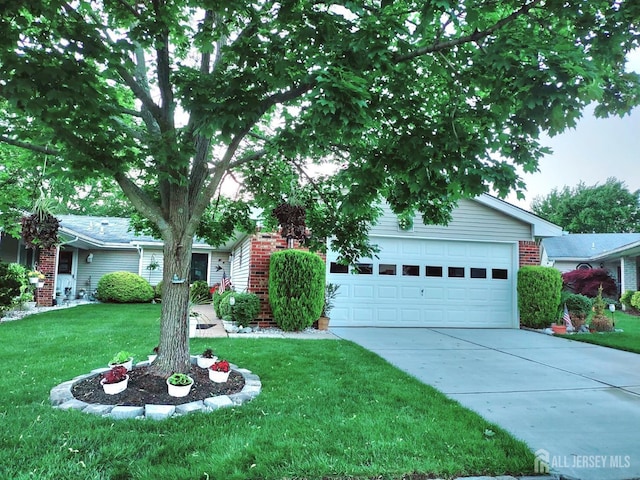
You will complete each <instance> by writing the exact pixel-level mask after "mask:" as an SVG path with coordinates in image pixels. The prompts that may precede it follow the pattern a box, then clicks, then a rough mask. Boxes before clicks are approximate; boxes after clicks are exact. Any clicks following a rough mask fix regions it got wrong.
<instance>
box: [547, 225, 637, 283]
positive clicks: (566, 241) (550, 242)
mask: <svg viewBox="0 0 640 480" xmlns="http://www.w3.org/2000/svg"><path fill="white" fill-rule="evenodd" d="M639 256H640V233H572V234H568V235H562V236H560V237H554V238H546V239H544V240H543V241H542V248H541V264H542V265H546V266H553V267H555V268H557V269H558V270H560V271H561V272H569V271H571V270H575V269H579V268H585V269H586V268H605V269H607V270H608V271H609V273H611V276H612V277H613V278H614V279H615V280H616V282H617V284H618V290H619V292H620V293H621V292H624V291H626V290H638V284H639V280H640V270H639V267H640V262H639V261H638V257H639Z"/></svg>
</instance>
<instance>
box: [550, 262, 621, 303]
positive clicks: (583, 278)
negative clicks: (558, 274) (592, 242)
mask: <svg viewBox="0 0 640 480" xmlns="http://www.w3.org/2000/svg"><path fill="white" fill-rule="evenodd" d="M562 282H563V284H564V288H565V289H567V290H569V291H570V292H573V293H580V294H582V295H586V296H587V297H590V298H595V297H596V296H597V295H598V288H599V287H600V285H602V295H604V296H605V297H617V296H618V287H617V286H616V281H615V280H614V279H613V277H612V276H611V274H610V273H609V271H608V270H606V269H604V268H592V269H589V270H572V271H570V272H566V273H563V274H562Z"/></svg>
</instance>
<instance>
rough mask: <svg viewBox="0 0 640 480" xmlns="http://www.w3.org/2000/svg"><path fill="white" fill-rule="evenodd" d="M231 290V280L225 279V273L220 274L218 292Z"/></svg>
mask: <svg viewBox="0 0 640 480" xmlns="http://www.w3.org/2000/svg"><path fill="white" fill-rule="evenodd" d="M228 288H231V279H230V278H229V277H227V272H224V271H223V272H222V281H221V282H220V288H219V289H218V291H219V292H220V293H224V291H225V290H227V289H228Z"/></svg>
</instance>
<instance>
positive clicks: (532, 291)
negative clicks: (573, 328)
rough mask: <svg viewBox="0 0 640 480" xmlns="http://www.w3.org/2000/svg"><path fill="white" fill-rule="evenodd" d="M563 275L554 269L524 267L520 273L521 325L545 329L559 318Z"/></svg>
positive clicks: (519, 303)
mask: <svg viewBox="0 0 640 480" xmlns="http://www.w3.org/2000/svg"><path fill="white" fill-rule="evenodd" d="M561 290H562V275H561V274H560V272H559V271H558V270H556V269H555V268H553V267H541V266H524V267H522V268H521V269H520V270H519V271H518V306H519V308H520V324H521V325H524V326H525V327H530V328H544V327H547V326H548V325H549V324H551V323H552V322H553V321H554V320H555V319H556V318H557V317H558V305H559V304H560V291H561Z"/></svg>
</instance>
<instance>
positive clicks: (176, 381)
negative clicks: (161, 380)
mask: <svg viewBox="0 0 640 480" xmlns="http://www.w3.org/2000/svg"><path fill="white" fill-rule="evenodd" d="M168 381H169V383H170V384H171V385H175V386H176V387H186V386H187V385H191V384H192V383H193V379H192V378H191V377H189V376H188V375H185V374H184V373H174V374H173V375H171V376H170V377H169V379H168Z"/></svg>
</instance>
